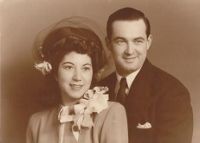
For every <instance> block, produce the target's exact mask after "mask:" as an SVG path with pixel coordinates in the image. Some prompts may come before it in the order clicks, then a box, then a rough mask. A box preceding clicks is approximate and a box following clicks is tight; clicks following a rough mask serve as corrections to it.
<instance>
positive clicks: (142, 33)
mask: <svg viewBox="0 0 200 143" xmlns="http://www.w3.org/2000/svg"><path fill="white" fill-rule="evenodd" d="M106 40H107V46H108V48H109V49H110V51H111V53H112V55H113V59H114V62H115V66H116V72H115V73H112V74H111V75H109V76H108V77H106V78H105V79H103V80H102V81H101V82H100V84H101V85H104V86H108V87H109V89H110V93H109V94H110V100H112V101H118V102H120V103H122V104H123V105H124V106H125V108H126V111H127V117H128V126H129V127H128V130H129V142H130V143H191V140H192V139H191V138H192V131H193V115H192V108H191V103H190V97H189V92H188V90H187V89H186V88H185V87H184V86H183V85H182V84H181V83H180V82H179V81H178V80H177V79H175V78H174V77H172V76H171V75H170V74H168V73H166V72H164V71H162V70H161V69H159V68H157V67H155V66H154V65H152V64H151V63H150V62H149V60H148V59H147V52H148V50H149V48H150V46H151V42H152V35H151V30H150V23H149V20H148V19H147V18H146V17H145V15H144V14H143V13H142V12H141V11H139V10H136V9H134V8H123V9H120V10H118V11H116V12H114V13H113V14H112V15H110V17H109V19H108V22H107V38H106ZM121 79H123V80H121ZM120 80H121V81H120Z"/></svg>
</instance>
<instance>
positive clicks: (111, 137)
mask: <svg viewBox="0 0 200 143" xmlns="http://www.w3.org/2000/svg"><path fill="white" fill-rule="evenodd" d="M100 142H101V143H128V128H127V117H126V112H125V108H124V107H123V106H122V105H121V104H119V103H112V105H111V107H110V110H109V111H108V113H107V115H106V118H105V120H104V123H103V126H102V132H101V138H100Z"/></svg>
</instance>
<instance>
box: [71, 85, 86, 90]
mask: <svg viewBox="0 0 200 143" xmlns="http://www.w3.org/2000/svg"><path fill="white" fill-rule="evenodd" d="M70 86H71V87H72V89H75V90H80V89H81V88H82V87H83V84H70Z"/></svg>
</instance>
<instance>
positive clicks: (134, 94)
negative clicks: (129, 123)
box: [125, 60, 153, 123]
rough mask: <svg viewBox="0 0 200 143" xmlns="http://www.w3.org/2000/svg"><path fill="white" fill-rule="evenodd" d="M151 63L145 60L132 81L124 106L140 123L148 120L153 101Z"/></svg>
mask: <svg viewBox="0 0 200 143" xmlns="http://www.w3.org/2000/svg"><path fill="white" fill-rule="evenodd" d="M151 70H152V69H151V64H150V63H149V62H148V60H146V61H145V63H144V65H143V67H142V69H141V70H140V72H139V73H138V75H137V76H136V78H135V80H134V82H133V83H132V86H131V89H130V91H129V95H128V97H127V100H126V104H125V107H126V109H127V113H128V114H129V115H130V116H132V117H130V118H131V119H132V118H134V120H136V122H139V123H142V122H146V121H148V120H149V115H148V114H149V107H150V105H151V104H152V102H153V98H152V96H151V95H152V94H151V93H152V87H151V85H152V83H151V81H152V78H153V75H152V71H151Z"/></svg>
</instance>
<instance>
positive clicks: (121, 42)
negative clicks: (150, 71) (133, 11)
mask: <svg viewBox="0 0 200 143" xmlns="http://www.w3.org/2000/svg"><path fill="white" fill-rule="evenodd" d="M108 46H109V48H110V50H111V52H112V55H113V58H114V61H115V65H116V69H117V72H118V73H119V74H120V75H122V76H126V75H128V74H130V73H132V72H134V71H136V70H138V69H140V68H141V67H142V65H143V63H144V61H145V59H146V56H147V50H148V49H149V47H150V46H151V35H150V36H149V37H147V35H146V26H145V23H144V21H143V20H142V19H139V20H130V21H122V20H119V21H115V22H114V23H113V24H112V35H111V38H110V39H109V43H108Z"/></svg>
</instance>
